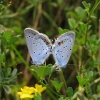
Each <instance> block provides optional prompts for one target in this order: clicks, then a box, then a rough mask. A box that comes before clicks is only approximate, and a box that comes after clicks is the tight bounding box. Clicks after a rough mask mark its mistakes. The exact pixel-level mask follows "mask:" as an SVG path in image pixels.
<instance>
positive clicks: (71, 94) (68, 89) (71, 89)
mask: <svg viewBox="0 0 100 100" xmlns="http://www.w3.org/2000/svg"><path fill="white" fill-rule="evenodd" d="M66 92H67V94H68V96H69V97H72V96H73V94H74V92H73V88H72V87H68V88H67V90H66Z"/></svg>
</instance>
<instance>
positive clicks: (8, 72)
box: [7, 68, 11, 76]
mask: <svg viewBox="0 0 100 100" xmlns="http://www.w3.org/2000/svg"><path fill="white" fill-rule="evenodd" d="M9 75H11V68H8V69H7V76H9Z"/></svg>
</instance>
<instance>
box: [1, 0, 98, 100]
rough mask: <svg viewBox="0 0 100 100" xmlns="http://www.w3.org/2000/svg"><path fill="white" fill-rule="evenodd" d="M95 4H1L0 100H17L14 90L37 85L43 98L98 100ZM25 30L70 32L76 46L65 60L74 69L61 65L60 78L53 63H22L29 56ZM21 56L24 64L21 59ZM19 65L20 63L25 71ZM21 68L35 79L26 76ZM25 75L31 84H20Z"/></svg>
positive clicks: (38, 0)
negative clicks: (27, 85) (41, 87)
mask: <svg viewBox="0 0 100 100" xmlns="http://www.w3.org/2000/svg"><path fill="white" fill-rule="evenodd" d="M99 5H100V0H91V1H90V0H87V1H83V0H80V1H79V0H78V1H74V0H73V1H68V2H66V0H54V1H53V0H22V1H18V0H1V1H0V100H2V99H10V100H19V99H18V97H17V96H16V95H15V94H17V92H18V89H17V87H16V86H17V85H18V86H19V87H21V86H22V85H23V84H33V83H37V82H38V83H41V84H42V85H44V86H45V87H46V88H47V89H46V95H45V93H44V95H43V98H44V99H45V98H46V100H75V99H76V98H79V99H80V100H84V99H87V100H99V99H100V97H99V94H100V85H99V82H100V78H99V76H100V66H99V65H100V50H99V47H100V39H99V38H100V37H99V34H98V33H100V32H99V31H100V30H98V27H100V25H98V23H99V14H98V12H99V9H98V6H99ZM26 27H32V28H34V29H37V30H39V31H40V32H42V33H45V34H47V35H48V36H49V37H55V36H56V35H58V33H59V34H63V33H65V32H67V31H74V32H75V45H74V48H73V53H72V56H71V58H70V61H69V63H71V66H73V67H71V66H70V68H69V67H66V68H65V69H64V70H63V72H64V76H63V75H61V74H59V71H58V70H57V69H56V66H55V65H52V64H50V63H52V62H51V60H49V64H48V65H45V66H44V65H42V66H38V67H37V66H31V67H30V66H29V65H28V64H27V61H29V57H28V56H27V49H26V42H25V38H24V34H23V30H24V28H26ZM60 27H61V28H60ZM26 56H27V61H26V60H25V59H24V57H26ZM19 63H23V64H24V65H25V68H23V66H19V65H18V64H19ZM28 63H29V62H28ZM16 64H17V65H16ZM67 66H69V64H68V65H67ZM26 67H27V68H28V70H29V71H30V73H31V74H32V75H33V76H34V78H35V79H36V80H35V79H33V77H31V75H30V74H29V73H27V72H26ZM21 69H22V70H21ZM19 70H20V71H23V73H24V74H23V79H22V80H21V77H17V76H18V75H19V74H20V72H19ZM70 70H71V71H70ZM24 75H25V76H24ZM26 77H27V78H28V79H31V78H32V80H31V81H30V80H28V79H27V81H25V78H26ZM64 77H65V78H64ZM17 78H18V80H17ZM20 80H21V81H20ZM19 81H20V82H19ZM76 81H77V82H78V83H77V82H76ZM18 82H19V84H18ZM66 84H67V85H66ZM12 86H13V87H15V88H14V89H13V88H12ZM2 90H4V92H6V93H7V94H11V95H12V97H13V99H11V98H10V96H8V95H7V94H6V95H7V96H5V97H4V98H3V97H2V93H3V92H2ZM4 94H5V93H4ZM4 94H3V95H4ZM34 100H42V95H40V94H38V93H37V94H36V95H35V97H34Z"/></svg>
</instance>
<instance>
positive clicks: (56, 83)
mask: <svg viewBox="0 0 100 100" xmlns="http://www.w3.org/2000/svg"><path fill="white" fill-rule="evenodd" d="M51 83H52V84H53V86H54V87H55V89H56V91H57V92H59V91H60V89H61V87H62V86H63V82H60V83H59V81H58V80H57V79H56V78H55V79H54V80H51Z"/></svg>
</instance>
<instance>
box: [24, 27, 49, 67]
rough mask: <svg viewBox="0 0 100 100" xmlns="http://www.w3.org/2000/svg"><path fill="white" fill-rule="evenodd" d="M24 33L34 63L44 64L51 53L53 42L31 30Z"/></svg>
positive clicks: (27, 29)
mask: <svg viewBox="0 0 100 100" xmlns="http://www.w3.org/2000/svg"><path fill="white" fill-rule="evenodd" d="M24 33H25V38H26V42H27V46H28V50H29V53H30V56H31V58H32V63H33V64H36V65H40V64H43V63H44V61H45V59H46V58H47V57H48V56H49V55H50V53H51V41H50V40H49V39H48V37H47V36H46V35H44V34H42V33H39V32H38V31H35V30H33V29H31V28H26V29H25V30H24Z"/></svg>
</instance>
